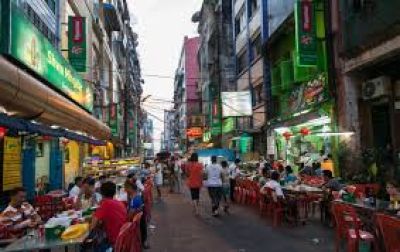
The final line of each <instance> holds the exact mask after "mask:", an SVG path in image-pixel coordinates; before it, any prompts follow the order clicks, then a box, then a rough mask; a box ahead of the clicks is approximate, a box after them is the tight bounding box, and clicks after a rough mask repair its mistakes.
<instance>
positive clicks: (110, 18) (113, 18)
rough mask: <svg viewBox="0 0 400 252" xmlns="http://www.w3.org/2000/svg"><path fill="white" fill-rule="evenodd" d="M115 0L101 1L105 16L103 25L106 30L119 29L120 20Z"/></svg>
mask: <svg viewBox="0 0 400 252" xmlns="http://www.w3.org/2000/svg"><path fill="white" fill-rule="evenodd" d="M116 2H117V1H115V0H114V1H112V3H103V11H104V18H105V25H106V29H107V30H108V31H121V29H122V25H121V24H122V20H121V17H120V15H119V12H118V9H117V7H116Z"/></svg>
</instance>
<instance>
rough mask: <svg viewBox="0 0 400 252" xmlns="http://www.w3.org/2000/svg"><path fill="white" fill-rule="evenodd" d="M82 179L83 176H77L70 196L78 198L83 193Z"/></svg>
mask: <svg viewBox="0 0 400 252" xmlns="http://www.w3.org/2000/svg"><path fill="white" fill-rule="evenodd" d="M82 181H83V178H82V177H76V178H75V185H74V187H72V189H71V190H70V191H69V197H71V198H76V197H78V196H79V195H80V194H81V187H82Z"/></svg>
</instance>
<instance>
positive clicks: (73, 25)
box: [68, 16, 87, 72]
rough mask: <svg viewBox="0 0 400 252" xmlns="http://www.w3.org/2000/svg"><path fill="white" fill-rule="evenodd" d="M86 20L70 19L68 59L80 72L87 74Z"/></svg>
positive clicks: (79, 18)
mask: <svg viewBox="0 0 400 252" xmlns="http://www.w3.org/2000/svg"><path fill="white" fill-rule="evenodd" d="M86 53H87V52H86V18H84V17H72V16H70V17H68V59H69V62H70V64H71V65H72V67H73V68H74V69H75V70H76V71H78V72H86Z"/></svg>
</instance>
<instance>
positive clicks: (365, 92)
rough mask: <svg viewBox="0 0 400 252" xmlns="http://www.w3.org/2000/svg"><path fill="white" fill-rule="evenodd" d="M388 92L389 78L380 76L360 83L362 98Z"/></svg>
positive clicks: (377, 96) (376, 96) (375, 96)
mask: <svg viewBox="0 0 400 252" xmlns="http://www.w3.org/2000/svg"><path fill="white" fill-rule="evenodd" d="M389 92H390V78H389V77H387V76H381V77H378V78H376V79H372V80H368V81H366V82H364V83H363V85H362V98H363V99H364V100H372V99H376V98H380V97H382V96H386V95H388V94H389Z"/></svg>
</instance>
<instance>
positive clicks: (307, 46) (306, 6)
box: [295, 0, 318, 66]
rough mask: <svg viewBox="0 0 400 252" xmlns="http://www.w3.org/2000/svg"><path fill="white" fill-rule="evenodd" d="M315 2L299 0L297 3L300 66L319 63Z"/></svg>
mask: <svg viewBox="0 0 400 252" xmlns="http://www.w3.org/2000/svg"><path fill="white" fill-rule="evenodd" d="M314 5H315V4H314V3H313V1H312V0H297V1H296V4H295V23H296V60H297V64H298V65H299V66H316V65H317V59H318V55H317V36H316V18H315V6H314Z"/></svg>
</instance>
